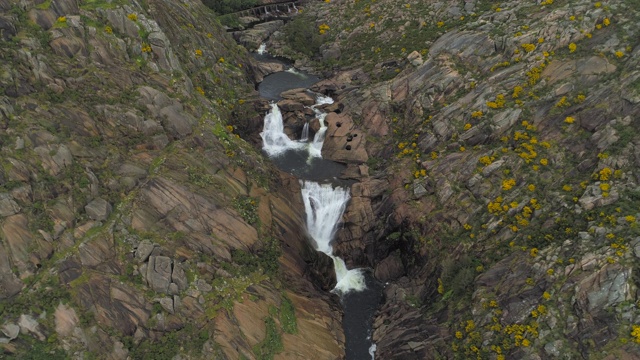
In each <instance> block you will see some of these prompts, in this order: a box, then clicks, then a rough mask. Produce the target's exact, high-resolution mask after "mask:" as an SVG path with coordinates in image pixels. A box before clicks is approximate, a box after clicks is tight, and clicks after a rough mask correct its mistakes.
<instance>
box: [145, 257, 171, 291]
mask: <svg viewBox="0 0 640 360" xmlns="http://www.w3.org/2000/svg"><path fill="white" fill-rule="evenodd" d="M145 279H146V280H147V284H148V285H149V287H151V289H153V291H155V292H159V293H163V294H165V293H167V292H168V290H169V284H170V283H171V259H170V258H168V257H166V256H150V257H149V264H148V265H147V272H146V275H145Z"/></svg>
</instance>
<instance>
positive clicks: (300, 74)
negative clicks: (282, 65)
mask: <svg viewBox="0 0 640 360" xmlns="http://www.w3.org/2000/svg"><path fill="white" fill-rule="evenodd" d="M285 71H286V72H288V73H291V74H294V75H296V76H299V77H301V78H303V79H304V78H306V77H307V75H306V74H305V73H301V72H300V71H298V69H296V68H294V67H290V68H288V69H287V70H285Z"/></svg>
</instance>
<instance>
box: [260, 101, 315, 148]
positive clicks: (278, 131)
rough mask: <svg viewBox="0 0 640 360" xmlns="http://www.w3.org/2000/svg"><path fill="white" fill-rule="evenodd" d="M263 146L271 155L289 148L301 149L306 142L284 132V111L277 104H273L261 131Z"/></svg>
mask: <svg viewBox="0 0 640 360" xmlns="http://www.w3.org/2000/svg"><path fill="white" fill-rule="evenodd" d="M260 137H262V148H263V149H264V151H265V152H266V153H267V154H268V155H269V156H278V155H280V154H282V153H284V152H285V151H287V150H293V149H301V148H303V147H304V146H305V144H303V143H300V142H297V141H293V140H291V139H289V137H288V136H287V134H285V133H284V124H283V122H282V113H281V112H280V108H279V107H278V105H277V104H275V103H273V104H271V111H270V112H269V113H267V115H266V116H265V117H264V127H263V129H262V132H261V133H260Z"/></svg>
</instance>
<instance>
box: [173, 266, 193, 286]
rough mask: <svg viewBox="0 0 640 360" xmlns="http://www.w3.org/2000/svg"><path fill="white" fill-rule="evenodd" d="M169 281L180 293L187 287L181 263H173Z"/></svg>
mask: <svg viewBox="0 0 640 360" xmlns="http://www.w3.org/2000/svg"><path fill="white" fill-rule="evenodd" d="M171 281H172V282H173V283H175V284H176V285H177V286H178V289H179V290H180V291H184V290H186V289H187V288H188V287H189V281H188V279H187V274H186V273H185V271H184V269H183V267H182V264H181V263H175V264H174V265H173V272H171Z"/></svg>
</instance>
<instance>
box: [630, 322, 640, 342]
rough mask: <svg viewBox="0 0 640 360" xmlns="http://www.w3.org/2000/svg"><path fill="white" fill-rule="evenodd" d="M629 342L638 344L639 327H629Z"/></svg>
mask: <svg viewBox="0 0 640 360" xmlns="http://www.w3.org/2000/svg"><path fill="white" fill-rule="evenodd" d="M631 340H632V341H633V342H634V343H636V344H640V325H633V326H632V327H631Z"/></svg>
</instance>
